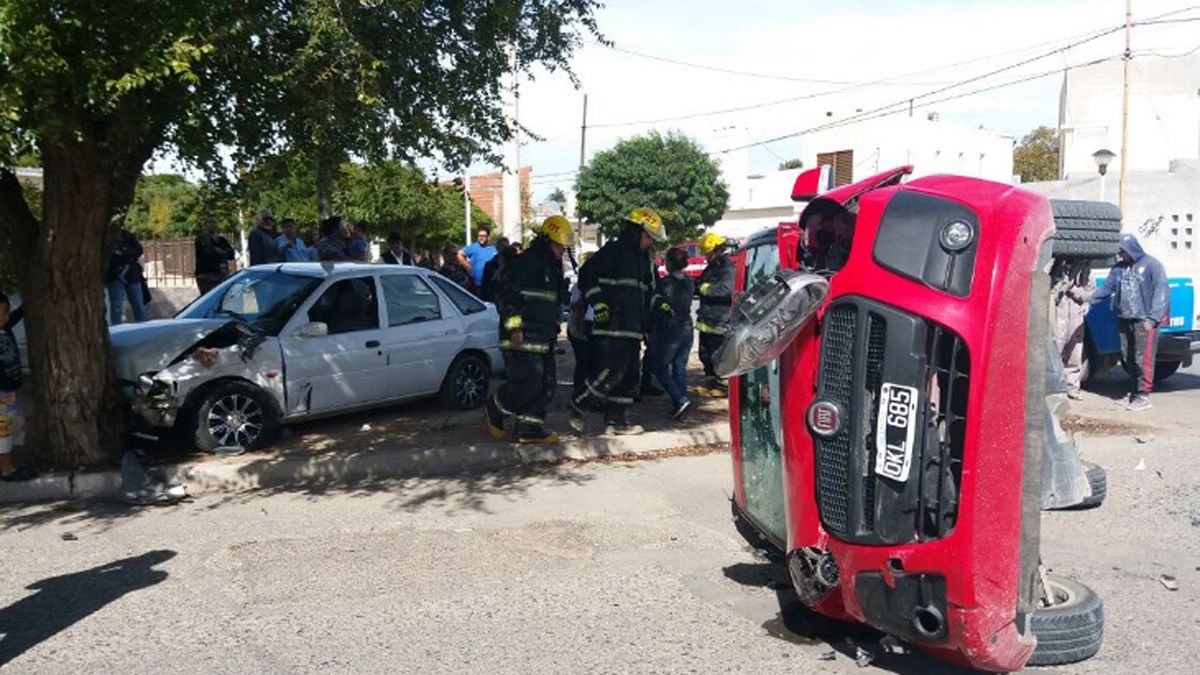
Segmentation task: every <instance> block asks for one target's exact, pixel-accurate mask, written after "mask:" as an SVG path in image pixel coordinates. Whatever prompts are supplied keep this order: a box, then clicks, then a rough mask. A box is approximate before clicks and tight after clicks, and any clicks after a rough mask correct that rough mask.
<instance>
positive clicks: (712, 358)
mask: <svg viewBox="0 0 1200 675" xmlns="http://www.w3.org/2000/svg"><path fill="white" fill-rule="evenodd" d="M699 332H700V363H702V364H703V365H704V375H705V377H707V378H708V380H709V383H710V384H716V385H719V386H725V380H724V378H721V377H718V376H717V370H716V365H717V350H718V349H720V348H721V342H722V341H724V340H725V336H724V335H718V334H717V333H707V332H704V331H699Z"/></svg>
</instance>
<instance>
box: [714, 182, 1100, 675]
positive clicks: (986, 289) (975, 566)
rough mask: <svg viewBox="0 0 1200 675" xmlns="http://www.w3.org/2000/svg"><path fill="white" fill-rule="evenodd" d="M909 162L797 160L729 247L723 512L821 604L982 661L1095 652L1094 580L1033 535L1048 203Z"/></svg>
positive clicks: (957, 659)
mask: <svg viewBox="0 0 1200 675" xmlns="http://www.w3.org/2000/svg"><path fill="white" fill-rule="evenodd" d="M910 172H911V167H901V168H898V169H895V170H893V171H889V172H885V173H883V174H879V175H877V176H873V177H871V178H869V179H867V180H865V181H862V182H859V183H855V184H853V185H848V186H845V187H841V188H837V189H835V190H832V191H830V192H826V193H824V194H820V195H817V194H815V190H808V189H806V188H805V185H807V184H808V182H807V181H811V182H812V183H813V184H815V179H812V178H811V177H809V178H806V176H805V175H802V176H801V178H800V179H798V181H797V189H796V194H794V195H793V198H797V199H804V200H806V201H808V202H809V203H808V205H807V206H806V207H805V210H804V211H803V213H802V214H801V216H800V219H799V222H798V223H797V224H790V225H783V226H780V227H779V228H778V229H777V230H774V231H769V232H764V233H760V234H759V235H756V236H754V237H751V238H750V239H749V240H748V241H747V242H746V244H745V245H744V246H743V247H742V249H741V250H740V251H739V253H738V255H737V284H738V290H739V291H741V295H740V296H739V299H738V300H737V302H736V303H735V306H734V309H733V323H732V327H731V330H730V333H729V335H728V336H727V338H726V341H725V344H724V345H723V347H722V349H721V351H720V352H719V353H718V359H719V361H720V365H719V370H721V371H722V374H724V375H731V376H736V377H734V378H733V379H731V382H730V422H731V431H732V450H733V467H734V483H735V486H734V487H735V489H734V498H733V504H732V506H733V511H734V516H735V521H736V522H737V524H738V528H739V530H740V531H741V532H742V534H743V535H745V536H746V537H747V539H748V540H750V541H751V542H752V543H753V544H754V545H755V546H756V547H758V548H763V547H764V546H769V547H770V548H773V549H775V550H776V551H777V552H778V553H780V554H781V557H783V558H784V559H785V560H786V564H787V567H788V571H789V574H790V576H791V579H792V582H793V585H794V586H795V588H796V591H797V593H798V595H799V596H800V598H801V600H802V601H803V602H804V603H805V604H806V605H808V606H809V607H810V608H812V609H813V610H814V611H817V612H819V613H821V614H825V615H827V616H830V617H833V618H837V619H844V620H852V621H857V622H861V623H865V624H869V625H871V626H874V627H875V628H877V629H879V630H881V631H884V632H886V633H888V634H891V635H894V636H896V637H898V638H901V639H903V640H905V641H907V642H909V643H910V644H912V645H913V646H915V647H916V648H918V649H921V650H923V651H926V652H928V653H931V654H933V655H935V656H937V657H939V658H942V659H945V660H947V661H950V662H954V663H958V664H961V665H966V666H970V667H973V668H978V669H982V670H989V671H998V672H1008V671H1014V670H1019V669H1021V668H1022V667H1024V666H1025V665H1027V664H1029V665H1046V664H1061V663H1069V662H1073V661H1079V660H1082V659H1085V658H1088V657H1090V656H1091V655H1093V654H1095V653H1096V652H1097V651H1098V650H1099V648H1100V644H1101V641H1102V637H1103V608H1102V604H1101V602H1100V598H1099V597H1098V596H1097V595H1096V594H1095V593H1094V592H1093V591H1091V589H1089V588H1087V587H1086V586H1084V585H1083V584H1080V583H1078V582H1076V581H1073V580H1070V579H1066V578H1063V577H1058V576H1055V575H1052V574H1048V573H1047V571H1046V568H1045V567H1044V566H1042V561H1041V557H1040V550H1039V540H1040V509H1041V505H1042V487H1041V480H1042V473H1041V471H1042V467H1041V463H1042V457H1043V450H1044V448H1043V444H1044V442H1045V441H1044V428H1043V425H1044V424H1046V415H1045V394H1046V392H1045V389H1046V384H1045V382H1046V353H1045V349H1044V344H1045V342H1046V339H1047V338H1046V332H1047V330H1048V325H1049V317H1048V306H1049V303H1048V300H1047V299H1048V298H1049V293H1050V290H1049V288H1050V286H1049V271H1050V265H1051V251H1052V243H1053V235H1054V221H1053V217H1052V214H1051V208H1050V204H1049V202H1047V200H1046V199H1044V198H1043V197H1040V196H1038V195H1035V194H1033V193H1030V192H1027V191H1024V190H1021V189H1019V188H1016V187H1014V186H1011V185H1005V184H999V183H993V182H989V181H984V180H978V179H972V178H964V177H959V176H930V177H925V178H919V179H916V180H912V181H909V182H907V183H902V180H903V179H904V177H905V176H907V175H908V174H909V173H910ZM809 192H811V193H809Z"/></svg>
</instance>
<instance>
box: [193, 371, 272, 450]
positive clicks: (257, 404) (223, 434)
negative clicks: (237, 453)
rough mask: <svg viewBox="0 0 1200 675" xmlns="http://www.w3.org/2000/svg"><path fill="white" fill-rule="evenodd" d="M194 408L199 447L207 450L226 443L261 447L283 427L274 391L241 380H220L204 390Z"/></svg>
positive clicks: (228, 444) (196, 436)
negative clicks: (270, 391)
mask: <svg viewBox="0 0 1200 675" xmlns="http://www.w3.org/2000/svg"><path fill="white" fill-rule="evenodd" d="M193 409H194V410H195V415H194V416H193V417H192V422H193V424H194V429H193V438H194V440H195V442H196V447H197V448H199V449H201V450H204V451H207V452H212V451H213V450H215V449H217V448H219V447H224V446H239V447H242V448H244V449H246V450H253V449H256V448H261V447H263V446H264V445H266V444H267V443H269V442H270V441H271V439H272V438H274V436H275V432H276V430H277V429H278V427H279V411H278V409H277V408H276V407H275V402H274V400H272V398H271V397H270V395H269V394H267V392H265V391H263V390H262V389H260V388H259V387H256V386H254V385H253V384H250V383H249V382H244V381H241V380H227V381H224V382H219V383H217V384H215V385H213V386H212V387H210V388H208V389H206V390H204V391H203V392H202V393H201V395H200V398H199V403H198V404H197V405H196V406H195V407H194V408H193ZM231 422H232V423H233V424H236V425H237V426H236V427H235V426H232V425H231Z"/></svg>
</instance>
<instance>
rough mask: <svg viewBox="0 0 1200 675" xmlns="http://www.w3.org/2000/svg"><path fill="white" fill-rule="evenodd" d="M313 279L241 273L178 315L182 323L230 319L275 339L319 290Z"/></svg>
mask: <svg viewBox="0 0 1200 675" xmlns="http://www.w3.org/2000/svg"><path fill="white" fill-rule="evenodd" d="M320 283H321V279H319V278H316V277H307V276H296V275H291V274H285V273H283V272H280V271H278V270H243V271H242V272H239V273H238V274H237V275H236V276H234V277H233V278H232V279H230V280H229V281H227V282H225V283H223V284H221V285H220V286H218V287H217V288H214V289H213V290H212V291H210V292H209V293H208V294H207V295H205V296H204V297H202V298H200V299H199V300H197V301H196V302H194V303H192V304H191V305H189V306H188V307H187V309H185V310H183V311H182V312H180V313H179V318H181V319H212V318H221V317H229V318H232V319H237V320H239V321H243V322H245V323H247V324H249V325H251V326H253V327H254V328H257V329H258V330H260V331H262V332H264V333H267V334H269V335H278V334H279V331H281V330H283V326H284V324H286V323H287V321H288V319H290V318H291V317H292V314H293V313H294V312H295V311H296V308H297V307H299V306H300V303H302V302H304V300H305V298H307V297H308V295H309V293H311V292H312V291H313V289H314V288H316V287H317V286H319V285H320Z"/></svg>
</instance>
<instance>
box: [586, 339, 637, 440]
mask: <svg viewBox="0 0 1200 675" xmlns="http://www.w3.org/2000/svg"><path fill="white" fill-rule="evenodd" d="M592 339H593V340H596V341H597V344H596V348H597V357H598V363H597V364H596V366H595V368H596V369H597V370H596V374H595V375H593V376H592V377H589V378H588V380H587V383H586V384H585V385H584V387H583V391H582V392H580V394H579V395H578V396H576V397H575V399H574V401H575V405H576V406H577V407H579V408H582V409H584V410H587V409H589V408H590V407H592V406H597V407H598V406H603V407H604V421H605V422H607V423H609V424H622V425H623V424H625V423H626V421H625V411H626V410H628V409H629V406H631V405H633V396H634V394H635V393H636V392H637V387H638V382H639V378H640V375H641V364H640V363H639V359H638V357H639V356H640V353H639V352H640V350H641V346H642V343H641V340H635V339H632V338H621V337H604V336H593V337H592Z"/></svg>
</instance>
